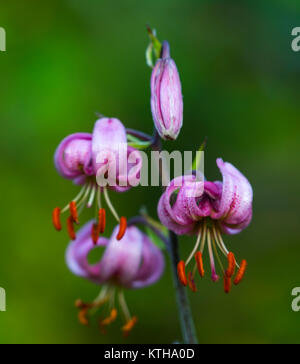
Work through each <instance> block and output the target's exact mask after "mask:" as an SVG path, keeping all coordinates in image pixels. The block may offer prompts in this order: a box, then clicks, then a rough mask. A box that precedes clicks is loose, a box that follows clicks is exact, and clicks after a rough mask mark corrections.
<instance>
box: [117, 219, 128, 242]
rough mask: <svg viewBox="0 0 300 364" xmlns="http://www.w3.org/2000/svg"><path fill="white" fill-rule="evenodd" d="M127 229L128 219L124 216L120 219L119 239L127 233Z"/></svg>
mask: <svg viewBox="0 0 300 364" xmlns="http://www.w3.org/2000/svg"><path fill="white" fill-rule="evenodd" d="M126 229H127V219H126V217H124V216H122V217H121V219H120V229H119V232H118V235H117V240H121V239H122V238H123V236H124V235H125V232H126Z"/></svg>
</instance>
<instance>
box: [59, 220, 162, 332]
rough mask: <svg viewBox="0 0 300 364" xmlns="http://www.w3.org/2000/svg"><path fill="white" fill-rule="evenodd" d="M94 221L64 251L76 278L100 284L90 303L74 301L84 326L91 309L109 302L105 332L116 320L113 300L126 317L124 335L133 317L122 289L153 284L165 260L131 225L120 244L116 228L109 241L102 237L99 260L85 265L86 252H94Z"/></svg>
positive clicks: (101, 323) (102, 320) (102, 322)
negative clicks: (102, 248) (102, 250)
mask: <svg viewBox="0 0 300 364" xmlns="http://www.w3.org/2000/svg"><path fill="white" fill-rule="evenodd" d="M92 226H93V222H92V221H91V222H89V223H87V224H86V225H85V226H84V227H83V228H82V229H81V230H80V231H79V232H78V234H77V238H76V240H75V241H73V242H71V243H70V245H69V247H68V249H67V252H66V261H67V265H68V267H69V269H70V270H71V271H72V272H73V273H74V274H76V275H77V276H80V277H83V278H86V279H88V280H90V281H91V282H93V283H96V284H99V285H103V288H102V290H101V293H100V295H99V297H98V298H97V299H96V300H95V301H94V302H92V303H83V302H82V301H77V303H76V305H77V307H78V308H79V309H80V311H79V319H80V321H81V323H83V324H87V323H88V318H87V315H88V313H89V310H90V309H96V308H100V307H102V306H103V305H104V303H108V306H109V308H110V313H109V315H108V316H107V317H105V318H102V319H101V321H100V327H101V328H102V329H104V328H105V327H106V326H107V325H108V324H110V323H111V322H113V321H114V320H115V319H116V317H117V308H116V304H115V303H116V299H115V297H117V298H118V303H119V307H120V309H121V311H122V313H123V314H124V317H125V318H126V322H125V324H124V326H123V327H122V330H123V332H124V333H125V334H127V333H129V331H130V330H131V329H132V327H133V326H134V324H135V322H136V317H132V316H131V315H130V313H129V310H128V307H127V304H126V301H125V298H124V293H123V291H124V289H137V288H143V287H146V286H149V285H151V284H153V283H155V282H156V281H157V280H158V279H159V278H160V277H161V275H162V273H163V270H164V257H163V255H162V253H161V251H160V250H159V249H158V248H157V247H156V246H155V245H154V244H153V243H152V242H151V241H150V240H149V238H148V237H147V236H146V235H145V234H143V233H142V232H141V231H140V230H139V229H137V228H136V227H134V226H130V227H128V229H127V231H126V233H125V235H124V237H123V239H122V242H119V241H118V239H117V235H118V230H119V228H118V227H116V228H115V230H114V232H113V234H112V236H111V238H110V239H106V238H104V237H101V238H100V239H99V240H98V243H97V247H100V246H101V247H104V248H105V251H104V253H103V256H102V258H101V260H100V261H99V262H98V263H97V264H94V265H91V264H90V263H89V262H88V255H89V253H90V252H91V251H92V250H93V249H95V244H94V242H93V240H92V238H91V235H90V231H91V228H92Z"/></svg>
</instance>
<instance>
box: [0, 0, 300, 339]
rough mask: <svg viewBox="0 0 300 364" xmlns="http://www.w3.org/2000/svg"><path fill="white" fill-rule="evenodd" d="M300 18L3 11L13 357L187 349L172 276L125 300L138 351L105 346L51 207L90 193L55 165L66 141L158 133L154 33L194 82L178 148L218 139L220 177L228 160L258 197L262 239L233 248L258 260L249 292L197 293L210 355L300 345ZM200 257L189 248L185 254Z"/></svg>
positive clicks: (182, 5)
mask: <svg viewBox="0 0 300 364" xmlns="http://www.w3.org/2000/svg"><path fill="white" fill-rule="evenodd" d="M299 19H300V4H299V1H298V0H295V1H292V0H265V1H261V0H247V1H241V0H236V1H233V0H226V1H221V0H219V1H217V0H216V1H213V0H206V1H205V0H188V1H186V0H163V1H161V0H152V1H140V0H126V1H109V0H103V1H102V0H88V1H83V0H51V1H50V0H44V1H38V0H36V1H35V0H28V1H22V2H21V1H16V0H11V1H1V3H0V26H2V27H4V28H5V29H6V31H7V52H6V53H0V83H1V87H0V120H1V143H0V155H1V179H0V189H1V243H0V246H1V248H0V286H2V287H4V288H5V289H6V292H7V312H6V313H0V342H1V343H125V342H133V343H171V342H173V341H175V340H180V330H179V323H178V319H177V311H176V310H177V309H176V305H175V299H174V292H173V288H172V280H171V275H170V269H169V264H168V266H167V269H166V272H165V275H164V277H163V279H162V280H161V281H160V282H159V283H158V284H156V285H155V286H152V287H149V288H147V289H144V290H140V291H132V292H128V293H127V300H128V303H129V305H130V308H131V311H133V313H134V314H136V315H138V317H139V324H138V325H137V326H136V328H135V330H134V331H133V332H132V335H131V336H130V337H129V338H128V339H127V340H124V339H123V338H122V335H121V333H120V330H119V326H120V322H119V321H118V322H116V323H115V324H114V325H113V326H112V327H111V328H110V330H109V332H108V334H107V335H106V336H103V335H101V334H100V333H99V331H98V329H97V325H96V322H94V324H93V325H91V327H89V328H85V327H81V326H80V325H79V324H78V322H77V318H76V313H77V312H76V309H75V308H74V300H75V299H76V298H78V297H80V298H82V299H84V300H92V299H93V298H94V297H95V296H96V295H97V293H98V290H99V288H98V287H97V286H95V285H93V284H91V283H88V282H86V281H84V280H82V279H80V278H77V277H75V276H73V275H72V274H71V273H70V272H69V271H68V270H67V268H66V265H65V262H64V253H65V248H66V246H67V243H68V238H67V236H66V234H65V233H63V232H62V233H60V234H58V233H56V232H55V231H54V230H53V228H52V223H51V212H52V209H53V207H55V206H57V205H63V204H64V203H65V202H67V201H68V200H70V199H71V198H72V197H73V196H74V194H75V192H76V191H77V189H76V187H74V186H73V185H71V184H70V182H68V181H65V180H63V179H61V178H60V177H59V176H58V174H57V173H56V171H55V169H54V167H53V153H54V150H55V148H56V146H57V144H58V143H59V141H60V140H61V139H62V138H63V137H65V136H66V135H67V134H69V133H73V132H76V131H86V132H90V131H91V130H92V128H93V123H94V121H95V119H96V116H95V112H100V113H103V114H105V115H109V116H115V117H118V118H120V119H121V120H122V121H123V122H124V123H126V126H128V127H134V128H139V129H142V130H144V131H146V132H149V133H150V132H151V130H152V121H151V113H150V108H149V97H150V91H149V77H150V69H148V68H147V66H146V65H145V58H144V53H145V48H146V46H147V43H148V39H147V34H146V31H145V25H146V24H147V23H149V24H151V26H153V27H155V28H156V29H157V30H158V35H159V37H160V38H161V39H168V40H169V41H170V43H171V46H172V55H173V58H174V59H175V60H176V63H177V65H178V68H179V70H180V74H181V79H182V87H183V92H184V102H185V104H184V106H185V111H184V127H183V129H182V133H181V135H180V138H179V139H178V140H177V141H176V142H175V143H173V144H168V145H167V148H170V149H178V150H182V151H183V150H196V149H197V148H198V146H199V145H200V144H201V143H202V141H203V139H204V137H205V136H208V137H209V139H208V140H209V141H208V147H207V150H206V155H205V161H206V166H205V171H206V176H207V177H208V178H213V179H214V178H220V176H219V172H218V170H217V167H216V164H215V159H216V158H217V157H219V156H221V157H222V158H224V159H225V160H226V161H230V162H232V163H233V164H234V165H236V166H237V167H238V168H239V169H240V170H241V171H242V172H244V174H246V176H247V177H248V178H249V180H250V181H251V182H252V185H253V189H254V193H255V195H254V196H255V200H254V218H253V222H252V224H251V226H250V227H249V228H248V229H247V230H245V231H244V232H243V233H242V234H240V235H238V236H234V237H227V238H226V243H228V246H229V247H230V249H231V250H233V251H235V252H236V254H237V256H238V257H239V258H247V260H248V262H249V269H248V273H247V278H246V279H245V281H244V283H243V284H242V285H240V286H239V287H238V288H236V289H234V290H233V291H232V293H231V294H230V295H229V296H226V295H224V293H223V289H222V283H221V282H220V283H218V284H213V283H211V281H210V280H209V279H208V278H207V279H205V280H203V281H202V282H201V284H200V285H199V292H198V293H197V294H195V295H191V302H192V307H193V312H194V318H195V321H196V326H197V331H198V336H199V341H200V342H201V343H299V342H300V313H295V312H293V311H292V309H291V302H292V296H291V291H292V289H293V288H294V287H297V286H300V270H299V269H300V268H299V261H300V259H299V257H300V239H299V205H300V194H299V182H300V172H299V132H300V128H299V83H300V53H294V52H292V50H291V41H292V37H291V30H292V29H293V28H294V27H296V26H300V21H299ZM159 195H160V190H159V189H149V190H148V189H145V188H141V189H135V190H132V191H130V192H129V193H127V194H124V195H112V199H113V201H114V203H115V204H116V205H117V208H118V210H119V211H120V213H122V214H125V215H126V216H131V215H135V214H136V213H137V211H138V210H139V208H140V206H141V205H147V206H148V210H149V211H150V212H151V214H152V215H153V216H155V214H156V205H155V201H157V199H158V198H159ZM87 218H88V217H87ZM113 223H114V221H113V219H110V223H109V227H108V228H109V229H112V228H113ZM193 244H194V240H193V239H191V238H184V239H181V248H182V249H181V250H182V254H183V256H186V255H187V254H188V251H190V249H191V248H192V246H193Z"/></svg>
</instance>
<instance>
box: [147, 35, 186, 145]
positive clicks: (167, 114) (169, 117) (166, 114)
mask: <svg viewBox="0 0 300 364" xmlns="http://www.w3.org/2000/svg"><path fill="white" fill-rule="evenodd" d="M151 110H152V117H153V121H154V124H155V127H156V129H157V131H158V133H159V135H160V136H161V137H162V138H163V139H171V140H175V139H177V137H178V134H179V132H180V129H181V127H182V122H183V99H182V92H181V82H180V78H179V73H178V70H177V67H176V64H175V62H174V61H173V59H172V58H171V57H170V46H169V44H168V42H164V43H163V46H162V57H161V58H160V59H158V61H157V62H156V65H155V67H154V69H153V71H152V76H151Z"/></svg>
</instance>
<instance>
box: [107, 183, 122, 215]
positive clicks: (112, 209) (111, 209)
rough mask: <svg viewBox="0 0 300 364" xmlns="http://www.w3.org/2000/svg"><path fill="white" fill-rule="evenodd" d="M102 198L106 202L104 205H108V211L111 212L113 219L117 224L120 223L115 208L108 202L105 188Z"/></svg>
mask: <svg viewBox="0 0 300 364" xmlns="http://www.w3.org/2000/svg"><path fill="white" fill-rule="evenodd" d="M104 198H105V201H106V203H107V205H108V207H109V209H110V211H111V212H112V214H113V215H114V217H115V218H116V220H117V221H118V222H120V218H119V216H118V214H117V212H116V210H115V208H114V207H113V205H112V203H111V201H110V198H109V196H108V192H107V189H106V188H104Z"/></svg>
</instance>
